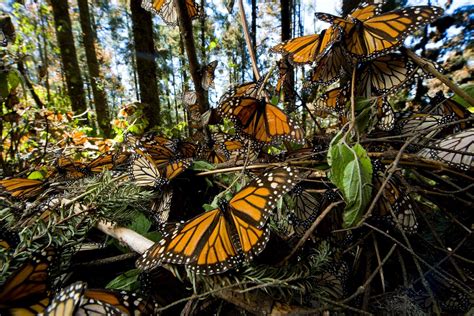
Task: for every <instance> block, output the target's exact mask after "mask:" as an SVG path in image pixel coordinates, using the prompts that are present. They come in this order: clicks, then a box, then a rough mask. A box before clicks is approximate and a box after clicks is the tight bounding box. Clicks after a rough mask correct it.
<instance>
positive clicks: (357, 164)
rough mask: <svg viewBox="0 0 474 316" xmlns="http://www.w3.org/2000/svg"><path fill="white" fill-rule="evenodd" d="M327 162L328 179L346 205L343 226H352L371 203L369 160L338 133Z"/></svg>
mask: <svg viewBox="0 0 474 316" xmlns="http://www.w3.org/2000/svg"><path fill="white" fill-rule="evenodd" d="M328 163H329V165H330V166H331V171H330V175H329V179H330V180H331V182H332V183H333V184H334V185H335V186H336V187H337V188H338V189H339V190H341V192H342V194H343V196H344V200H345V202H346V208H345V210H344V225H345V226H346V227H350V226H353V225H354V224H355V223H357V221H358V220H359V219H360V217H361V214H362V212H363V211H364V210H365V209H366V207H367V205H368V204H369V202H370V197H371V194H372V187H371V185H370V184H371V181H372V164H371V162H370V158H369V157H368V156H367V152H366V151H365V149H364V148H363V147H362V146H361V145H360V144H356V145H354V146H353V147H350V146H349V145H348V144H347V143H346V142H345V140H344V138H343V137H342V133H339V134H338V135H336V137H335V138H334V139H333V141H332V142H331V146H330V148H329V153H328Z"/></svg>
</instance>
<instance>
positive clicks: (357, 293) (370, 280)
mask: <svg viewBox="0 0 474 316" xmlns="http://www.w3.org/2000/svg"><path fill="white" fill-rule="evenodd" d="M396 247H397V245H396V244H394V245H393V246H392V248H390V250H389V252H388V253H387V255H386V256H385V258H383V260H382V262H381V263H380V264H379V265H378V267H377V268H376V269H375V270H374V272H372V274H371V275H370V276H369V278H368V279H367V280H366V281H365V282H364V284H363V285H361V286H359V287H358V288H357V290H356V291H355V292H354V293H353V294H352V295H351V296H349V297H348V298H346V299H344V300H343V301H342V303H348V302H350V301H352V300H353V299H354V298H356V297H357V296H358V295H359V294H362V293H364V291H365V289H366V287H367V286H368V285H369V284H370V282H372V280H373V278H374V277H375V276H376V275H377V273H378V272H379V270H380V269H382V267H383V265H384V264H385V262H387V260H388V259H389V258H390V257H391V256H392V253H393V251H394V250H395V248H396Z"/></svg>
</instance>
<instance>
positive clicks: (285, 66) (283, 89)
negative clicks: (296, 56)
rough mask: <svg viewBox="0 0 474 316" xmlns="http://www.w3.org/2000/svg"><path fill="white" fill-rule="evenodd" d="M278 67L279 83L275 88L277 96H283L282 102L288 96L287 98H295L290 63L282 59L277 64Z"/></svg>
mask: <svg viewBox="0 0 474 316" xmlns="http://www.w3.org/2000/svg"><path fill="white" fill-rule="evenodd" d="M277 65H278V73H279V74H278V81H277V85H276V87H275V92H276V93H277V94H279V95H280V94H283V95H282V100H283V101H284V99H285V97H286V94H290V95H289V97H287V98H290V99H291V98H292V97H294V91H293V86H292V85H293V81H294V80H293V74H294V73H293V68H292V67H291V64H290V63H289V61H288V59H286V58H282V59H280V60H279V61H278V62H277Z"/></svg>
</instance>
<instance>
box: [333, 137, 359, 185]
mask: <svg viewBox="0 0 474 316" xmlns="http://www.w3.org/2000/svg"><path fill="white" fill-rule="evenodd" d="M336 137H338V136H337V135H336ZM353 157H354V155H353V153H352V152H351V148H350V147H349V146H348V145H347V144H346V142H345V141H342V140H339V141H338V142H337V143H332V144H331V146H330V147H329V154H328V161H329V164H330V166H331V172H330V173H329V179H330V180H331V182H332V183H334V185H336V186H337V187H338V188H339V189H342V186H343V179H344V170H345V168H346V165H347V164H348V163H349V162H350V161H351V160H353Z"/></svg>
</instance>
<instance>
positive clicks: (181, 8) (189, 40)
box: [174, 0, 209, 113]
mask: <svg viewBox="0 0 474 316" xmlns="http://www.w3.org/2000/svg"><path fill="white" fill-rule="evenodd" d="M174 4H175V6H176V10H177V12H178V18H179V30H180V32H181V34H182V36H183V40H184V47H185V49H186V55H187V56H188V60H189V71H190V73H191V77H192V78H193V82H194V89H195V91H196V94H197V98H198V104H199V111H200V112H201V113H204V112H205V111H207V110H208V109H209V102H208V100H207V98H206V93H205V91H204V89H203V88H202V83H201V81H202V74H201V66H200V65H199V62H198V59H197V55H196V46H195V45H194V36H193V25H192V22H191V19H190V17H189V14H188V10H187V7H186V1H185V0H174Z"/></svg>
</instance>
